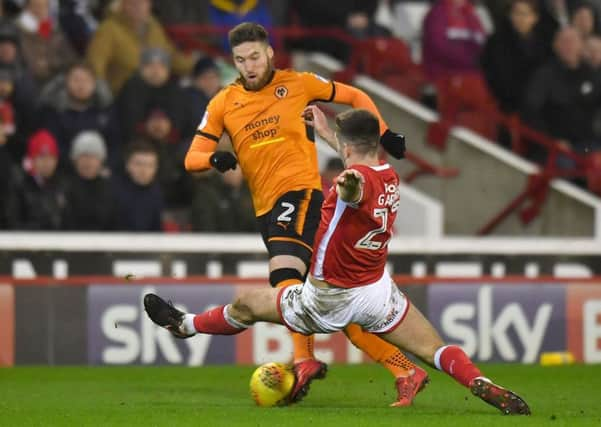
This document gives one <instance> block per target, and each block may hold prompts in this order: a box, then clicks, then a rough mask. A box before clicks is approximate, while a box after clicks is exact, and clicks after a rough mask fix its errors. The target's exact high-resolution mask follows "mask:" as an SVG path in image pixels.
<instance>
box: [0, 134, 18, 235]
mask: <svg viewBox="0 0 601 427" xmlns="http://www.w3.org/2000/svg"><path fill="white" fill-rule="evenodd" d="M14 169H15V166H14V162H13V159H12V156H11V155H10V153H9V152H8V150H7V149H6V144H2V143H0V230H3V229H6V228H7V226H8V224H7V221H6V213H7V203H8V199H9V195H10V193H12V192H14V191H15V189H14V188H13V186H12V181H13V177H14V174H15V171H14Z"/></svg>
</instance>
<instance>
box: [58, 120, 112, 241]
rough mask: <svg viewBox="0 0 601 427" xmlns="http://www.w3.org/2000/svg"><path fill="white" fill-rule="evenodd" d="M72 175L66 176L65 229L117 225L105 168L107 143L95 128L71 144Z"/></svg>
mask: <svg viewBox="0 0 601 427" xmlns="http://www.w3.org/2000/svg"><path fill="white" fill-rule="evenodd" d="M70 157H71V160H72V162H73V170H74V172H73V174H71V175H70V176H69V177H68V185H67V193H66V199H67V208H66V209H65V212H66V213H65V220H64V225H65V229H67V230H89V231H104V230H112V229H114V228H115V226H116V212H115V209H114V206H115V203H114V200H113V195H112V190H111V186H110V183H109V180H108V178H107V173H106V171H105V170H104V166H103V165H104V161H105V159H106V144H105V142H104V139H103V138H102V135H101V134H100V133H98V132H96V131H90V130H88V131H83V132H80V133H79V134H77V136H76V137H75V138H74V139H73V142H72V143H71V152H70Z"/></svg>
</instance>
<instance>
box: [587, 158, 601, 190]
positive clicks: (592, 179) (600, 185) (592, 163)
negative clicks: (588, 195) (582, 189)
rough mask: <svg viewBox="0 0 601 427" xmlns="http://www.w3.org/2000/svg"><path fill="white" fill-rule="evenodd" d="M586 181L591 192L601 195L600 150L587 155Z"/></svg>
mask: <svg viewBox="0 0 601 427" xmlns="http://www.w3.org/2000/svg"><path fill="white" fill-rule="evenodd" d="M586 182H587V185H588V188H589V190H590V191H591V192H593V193H595V194H597V195H599V196H601V151H597V152H594V153H591V154H589V155H588V158H587V167H586Z"/></svg>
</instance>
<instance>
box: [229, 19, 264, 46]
mask: <svg viewBox="0 0 601 427" xmlns="http://www.w3.org/2000/svg"><path fill="white" fill-rule="evenodd" d="M228 37H229V40H230V47H231V48H235V47H236V46H238V45H241V44H242V43H245V42H263V43H267V38H268V37H269V35H268V34H267V30H266V29H265V28H264V27H263V26H262V25H260V24H256V23H254V22H243V23H242V24H238V25H236V26H235V27H234V28H232V29H231V30H230V32H229V33H228Z"/></svg>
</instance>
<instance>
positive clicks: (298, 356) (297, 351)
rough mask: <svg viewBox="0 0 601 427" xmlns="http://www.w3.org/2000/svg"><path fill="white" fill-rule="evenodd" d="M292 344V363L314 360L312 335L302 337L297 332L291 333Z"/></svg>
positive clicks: (313, 339)
mask: <svg viewBox="0 0 601 427" xmlns="http://www.w3.org/2000/svg"><path fill="white" fill-rule="evenodd" d="M290 335H291V336H292V343H293V344H294V363H298V362H302V361H303V360H307V359H315V355H314V354H313V343H314V342H315V338H313V335H303V334H299V333H297V332H291V333H290Z"/></svg>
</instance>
